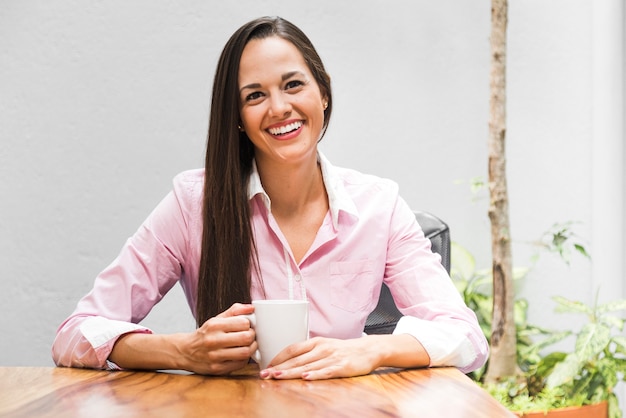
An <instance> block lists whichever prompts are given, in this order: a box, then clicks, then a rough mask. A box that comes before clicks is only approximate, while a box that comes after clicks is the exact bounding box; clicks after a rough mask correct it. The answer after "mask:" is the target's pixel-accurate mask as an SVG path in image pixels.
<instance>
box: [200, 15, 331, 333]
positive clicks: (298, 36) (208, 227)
mask: <svg viewBox="0 0 626 418" xmlns="http://www.w3.org/2000/svg"><path fill="white" fill-rule="evenodd" d="M270 36H279V37H281V38H283V39H285V40H287V41H289V42H291V43H292V44H294V45H295V46H296V48H298V49H299V50H300V52H301V53H302V56H303V57H304V60H305V62H306V63H307V65H308V67H309V69H310V70H311V73H312V74H313V77H314V78H315V80H316V81H317V83H318V85H319V86H320V90H321V93H322V95H323V96H325V97H326V98H327V100H328V107H327V108H326V110H325V112H324V125H323V128H322V133H321V136H320V139H321V137H322V136H323V135H324V133H325V132H326V128H327V127H328V123H329V121H330V115H331V110H332V94H331V89H330V77H329V76H328V74H327V73H326V70H325V69H324V65H323V63H322V60H321V59H320V57H319V55H318V54H317V52H316V51H315V48H314V47H313V45H312V44H311V41H310V40H309V39H308V38H307V36H306V35H305V34H304V33H303V32H302V31H301V30H300V29H298V28H297V27H296V26H295V25H293V24H292V23H290V22H288V21H286V20H285V19H282V18H280V17H262V18H259V19H255V20H253V21H251V22H249V23H247V24H245V25H244V26H242V27H241V28H239V29H238V30H237V31H236V32H235V33H234V34H233V35H232V36H231V38H230V39H229V40H228V42H227V43H226V46H225V47H224V50H223V51H222V54H221V56H220V59H219V61H218V65H217V70H216V73H215V79H214V81H213V97H212V100H211V115H210V118H209V132H208V138H207V148H206V159H205V181H204V201H203V231H202V252H201V258H200V268H199V274H198V277H199V278H198V295H197V297H198V300H197V304H196V323H197V325H198V326H201V325H202V324H203V323H204V322H205V321H206V320H207V319H209V318H211V317H213V316H215V315H217V314H219V313H220V312H223V311H224V310H226V309H228V308H229V307H230V306H231V305H232V304H233V303H235V302H242V303H247V302H250V280H251V279H250V277H251V271H252V268H255V269H257V271H258V262H257V254H256V247H255V242H254V237H253V233H252V227H251V224H250V211H251V209H250V204H249V201H248V181H249V178H250V173H251V170H252V160H253V158H254V147H253V145H252V142H251V141H250V139H249V138H248V136H247V135H246V133H245V132H241V131H240V129H239V128H238V125H239V124H240V123H241V122H240V113H239V109H240V102H239V100H240V99H239V86H238V76H239V62H240V60H241V55H242V52H243V49H244V47H245V46H246V44H247V43H248V42H249V41H250V40H252V39H263V38H267V37H270Z"/></svg>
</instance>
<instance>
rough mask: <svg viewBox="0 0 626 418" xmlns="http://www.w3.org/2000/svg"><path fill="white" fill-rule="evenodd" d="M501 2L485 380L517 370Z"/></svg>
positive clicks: (496, 14)
mask: <svg viewBox="0 0 626 418" xmlns="http://www.w3.org/2000/svg"><path fill="white" fill-rule="evenodd" d="M507 9H508V5H507V0H492V2H491V74H490V109H489V111H490V121H489V195H490V204H489V219H490V221H491V249H492V259H493V265H492V268H493V318H492V319H493V322H492V326H491V357H490V360H489V367H488V370H487V375H486V380H487V381H491V382H493V381H497V380H500V379H501V378H503V377H507V376H514V375H516V374H517V370H518V368H517V358H516V335H515V322H514V318H513V304H514V300H515V297H514V288H513V268H512V262H511V238H510V229H509V198H508V192H507V183H506V156H505V137H506V77H505V75H506V30H507V29H506V28H507V15H508V10H507Z"/></svg>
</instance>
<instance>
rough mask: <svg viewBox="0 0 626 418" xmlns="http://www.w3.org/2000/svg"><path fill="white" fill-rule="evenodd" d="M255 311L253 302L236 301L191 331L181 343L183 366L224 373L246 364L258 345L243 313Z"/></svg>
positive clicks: (180, 350)
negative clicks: (247, 303)
mask: <svg viewBox="0 0 626 418" xmlns="http://www.w3.org/2000/svg"><path fill="white" fill-rule="evenodd" d="M252 312H254V307H253V306H252V305H244V304H240V303H235V304H234V305H233V306H231V307H230V308H228V309H227V310H226V311H224V312H222V313H221V314H219V315H217V316H215V317H213V318H210V319H209V320H207V321H206V322H205V323H204V324H202V326H201V327H200V328H198V329H196V330H195V331H194V332H192V333H190V334H187V338H184V339H182V341H181V342H182V344H179V345H178V347H179V348H178V349H179V356H180V357H179V358H180V360H181V367H180V368H181V369H184V370H189V371H192V372H194V373H199V374H213V375H222V374H228V373H230V372H232V371H235V370H238V369H241V368H242V367H244V366H245V365H246V364H247V363H248V360H249V359H250V356H251V355H252V354H253V353H254V352H255V350H256V349H257V344H256V341H255V333H254V329H252V328H250V321H249V320H248V319H247V318H245V317H243V316H241V315H247V314H250V313H252Z"/></svg>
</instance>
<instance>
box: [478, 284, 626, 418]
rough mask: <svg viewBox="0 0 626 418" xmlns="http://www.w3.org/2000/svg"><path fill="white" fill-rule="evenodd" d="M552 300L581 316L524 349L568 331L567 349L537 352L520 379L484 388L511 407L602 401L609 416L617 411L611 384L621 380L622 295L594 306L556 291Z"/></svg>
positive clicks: (625, 358)
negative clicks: (574, 326)
mask: <svg viewBox="0 0 626 418" xmlns="http://www.w3.org/2000/svg"><path fill="white" fill-rule="evenodd" d="M554 300H555V301H556V303H557V308H556V310H557V312H562V313H575V314H584V315H586V317H587V322H586V323H584V324H583V325H582V326H581V327H580V329H578V330H576V331H573V330H568V331H564V332H559V333H554V334H552V335H550V336H549V337H548V339H547V340H544V341H541V342H539V343H536V344H534V345H531V346H529V348H528V350H529V352H533V353H538V352H539V351H541V350H542V349H544V348H545V347H547V346H549V345H552V344H554V343H555V342H558V341H560V340H562V339H564V338H566V337H568V336H570V335H573V336H575V338H576V341H575V345H574V349H573V351H571V352H569V353H565V352H562V351H555V352H551V353H549V354H547V355H543V356H541V357H540V359H539V361H537V362H535V363H533V362H530V367H529V368H528V370H526V372H525V374H524V379H523V380H522V381H515V382H512V381H504V382H499V383H497V384H494V385H490V386H487V387H486V389H487V390H489V391H490V392H491V393H492V394H493V395H494V396H495V397H496V398H497V399H498V400H499V401H500V402H501V403H503V404H504V405H505V406H507V407H508V408H509V409H511V410H513V411H519V412H528V411H537V410H540V411H541V410H549V409H554V408H559V407H565V406H581V405H588V404H593V403H597V402H601V401H607V402H608V405H609V417H610V418H619V417H621V416H622V413H621V411H620V409H619V405H618V400H617V397H616V395H615V393H614V389H615V386H616V385H617V383H618V382H619V381H620V380H622V381H626V378H625V376H626V337H624V336H623V335H621V331H622V330H623V328H624V319H623V318H621V317H620V316H618V315H617V314H618V313H622V314H623V313H624V312H625V311H626V300H619V301H615V302H609V303H603V304H597V303H596V304H595V305H594V306H588V305H585V304H584V303H582V302H579V301H571V300H569V299H566V298H563V297H559V296H557V297H554ZM522 356H523V354H522Z"/></svg>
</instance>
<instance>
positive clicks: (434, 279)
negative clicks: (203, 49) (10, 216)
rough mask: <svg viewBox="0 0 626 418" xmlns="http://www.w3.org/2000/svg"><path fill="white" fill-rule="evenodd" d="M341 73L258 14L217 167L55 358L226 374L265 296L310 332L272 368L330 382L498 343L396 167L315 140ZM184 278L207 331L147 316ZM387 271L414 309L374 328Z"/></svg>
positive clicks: (223, 94)
mask: <svg viewBox="0 0 626 418" xmlns="http://www.w3.org/2000/svg"><path fill="white" fill-rule="evenodd" d="M331 111H332V91H331V86H330V77H329V76H328V74H327V73H326V71H325V69H324V65H323V64H322V62H321V59H320V57H319V55H318V54H317V52H316V51H315V48H314V47H313V45H312V44H311V42H310V41H309V39H308V38H307V37H306V35H305V34H304V33H302V31H300V29H298V28H297V27H296V26H294V25H293V24H291V23H290V22H288V21H286V20H284V19H281V18H273V17H272V18H270V17H267V18H260V19H256V20H253V21H251V22H249V23H247V24H245V25H244V26H242V27H241V28H240V29H239V30H237V31H236V32H235V33H234V34H233V35H232V37H231V38H230V40H229V41H228V42H227V44H226V46H225V47H224V50H223V51H222V54H221V56H220V59H219V63H218V66H217V71H216V75H215V79H214V84H213V98H212V103H211V114H210V123H209V133H208V139H207V151H206V159H205V167H204V169H201V170H193V171H186V172H183V173H181V174H180V175H178V176H177V177H176V178H175V179H174V188H173V190H172V192H171V193H169V194H168V195H167V196H166V197H165V199H164V200H163V201H162V202H161V203H160V204H159V205H158V206H157V208H156V209H155V210H154V211H153V212H152V213H151V214H150V216H149V217H148V218H147V219H146V221H145V222H144V223H143V225H142V226H141V227H140V228H139V230H138V231H137V232H136V233H135V235H134V236H133V237H132V238H131V239H130V240H129V241H128V242H127V243H126V245H125V246H124V247H123V248H122V251H121V253H120V255H119V256H118V258H117V259H116V260H115V261H113V263H112V264H111V265H110V266H109V267H108V268H107V269H105V270H104V271H103V272H102V273H100V275H99V276H98V277H97V278H96V281H95V284H94V288H93V290H92V291H91V292H90V293H89V294H88V295H87V296H85V297H84V298H83V299H82V300H81V301H80V302H79V304H78V306H77V308H76V310H75V311H74V313H73V314H72V315H71V316H70V317H69V318H68V319H67V320H66V321H65V322H64V323H63V324H62V325H61V327H60V328H59V330H58V332H57V337H56V340H55V342H54V346H53V356H54V359H55V361H56V363H57V364H59V365H65V366H75V367H94V368H109V369H119V368H138V369H184V370H189V371H192V372H196V373H203V374H228V373H230V372H232V371H234V370H238V369H241V368H242V367H244V366H245V365H246V364H247V363H248V361H250V358H251V356H252V355H253V353H254V352H255V351H256V350H257V342H256V338H255V331H254V329H253V328H251V326H250V321H249V319H248V318H249V316H248V315H249V314H251V313H252V312H253V311H254V306H253V305H252V304H250V302H251V301H252V300H255V299H301V300H307V301H308V302H309V306H310V313H309V315H310V323H309V329H310V336H311V337H312V338H310V339H308V340H306V341H304V342H299V343H295V344H292V345H290V346H288V347H286V348H284V349H283V350H282V351H281V352H280V353H278V354H277V355H276V357H275V358H274V359H272V360H271V362H270V365H269V366H268V367H267V368H265V369H264V370H261V371H260V376H261V377H262V378H275V379H290V378H303V379H311V380H313V379H325V378H333V377H345V376H355V375H361V374H367V373H369V372H371V371H372V370H374V369H376V368H378V367H381V366H390V367H426V366H456V367H458V368H459V369H461V370H462V371H465V372H467V371H470V370H473V369H476V368H478V367H480V366H481V365H482V364H484V362H485V360H486V357H487V344H486V340H485V338H484V336H483V333H482V331H481V329H480V328H479V326H478V323H477V321H476V316H475V315H474V313H473V312H472V311H471V310H470V309H468V308H467V306H465V304H464V303H463V301H462V299H461V297H460V295H459V294H458V292H457V291H456V289H455V288H454V286H453V285H452V282H451V280H450V279H449V277H448V275H447V272H446V270H445V269H444V268H443V266H442V265H441V263H440V258H439V256H438V255H436V254H434V253H433V252H432V251H431V248H430V241H429V240H428V239H427V238H425V237H424V234H423V231H422V229H421V227H420V225H419V224H417V223H416V221H415V217H414V215H413V212H412V210H411V208H409V206H408V205H407V204H406V202H405V201H404V200H403V199H402V198H401V197H400V196H399V194H398V186H397V185H396V184H395V183H394V182H392V181H390V180H386V179H381V178H378V177H375V176H371V175H365V174H361V173H359V172H356V171H354V170H349V169H343V168H339V167H334V166H333V165H331V163H330V162H329V161H328V160H327V159H326V158H325V156H324V155H323V154H322V153H321V152H319V150H318V149H317V145H318V142H319V141H320V139H321V138H322V136H323V135H324V133H325V131H326V128H327V127H328V123H329V120H330V115H331ZM177 282H180V284H181V286H182V287H183V289H184V290H185V293H186V296H187V300H188V301H189V304H190V307H191V310H192V312H193V314H194V315H195V318H196V321H197V325H198V328H197V329H196V330H195V331H193V332H190V333H178V334H167V335H157V334H153V333H152V331H151V330H149V329H147V328H145V327H142V326H140V325H138V322H140V321H141V320H142V319H143V318H144V317H145V316H146V315H147V314H148V312H149V311H150V310H151V309H152V307H153V306H154V305H155V304H156V303H158V302H159V301H160V300H161V298H162V297H163V296H164V295H165V294H166V293H167V292H168V291H169V290H170V289H171V288H172V286H174V284H176V283H177ZM383 283H386V284H387V286H388V287H389V289H390V291H391V294H392V295H393V297H394V300H395V303H396V305H397V306H398V308H399V310H400V311H401V312H402V314H403V315H404V316H403V317H402V318H401V319H400V321H399V322H398V325H397V327H396V329H395V331H394V333H393V334H392V335H370V336H366V335H363V328H364V324H365V321H366V319H367V317H368V315H369V314H370V312H371V311H372V310H373V309H374V308H375V307H376V304H377V302H378V295H379V294H380V289H381V286H382V284H383Z"/></svg>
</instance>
